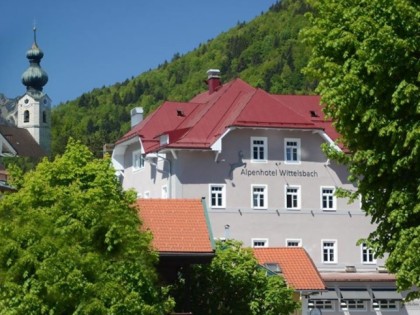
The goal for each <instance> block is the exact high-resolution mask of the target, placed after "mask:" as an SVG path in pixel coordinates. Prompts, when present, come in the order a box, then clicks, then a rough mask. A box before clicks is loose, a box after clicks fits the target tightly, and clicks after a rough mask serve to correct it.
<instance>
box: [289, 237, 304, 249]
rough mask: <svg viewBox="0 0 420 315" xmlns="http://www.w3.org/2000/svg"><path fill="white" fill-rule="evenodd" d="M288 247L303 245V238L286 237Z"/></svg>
mask: <svg viewBox="0 0 420 315" xmlns="http://www.w3.org/2000/svg"><path fill="white" fill-rule="evenodd" d="M292 242H293V243H297V245H296V246H295V245H290V243H292ZM286 247H302V239H300V238H286Z"/></svg>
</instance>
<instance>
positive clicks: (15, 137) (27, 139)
mask: <svg viewBox="0 0 420 315" xmlns="http://www.w3.org/2000/svg"><path fill="white" fill-rule="evenodd" d="M0 135H1V136H3V138H4V139H5V140H6V141H7V143H8V144H9V145H10V146H11V147H12V148H13V149H14V150H15V151H16V155H18V156H27V157H34V158H41V157H43V156H46V153H45V152H44V151H43V150H42V148H41V147H40V145H39V144H38V143H37V142H36V141H35V139H34V138H33V137H32V135H31V134H30V133H29V131H28V130H26V129H23V128H18V127H15V126H7V125H0Z"/></svg>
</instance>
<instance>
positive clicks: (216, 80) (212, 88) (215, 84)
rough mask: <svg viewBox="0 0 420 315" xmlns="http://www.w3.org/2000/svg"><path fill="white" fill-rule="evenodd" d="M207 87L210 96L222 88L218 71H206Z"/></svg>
mask: <svg viewBox="0 0 420 315" xmlns="http://www.w3.org/2000/svg"><path fill="white" fill-rule="evenodd" d="M207 86H208V88H209V93H210V94H211V93H213V92H216V91H217V90H218V89H219V88H220V87H221V86H222V81H221V80H220V70H219V69H209V70H207Z"/></svg>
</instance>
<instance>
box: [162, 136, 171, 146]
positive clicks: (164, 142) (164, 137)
mask: <svg viewBox="0 0 420 315" xmlns="http://www.w3.org/2000/svg"><path fill="white" fill-rule="evenodd" d="M165 144H169V135H161V136H160V145H165Z"/></svg>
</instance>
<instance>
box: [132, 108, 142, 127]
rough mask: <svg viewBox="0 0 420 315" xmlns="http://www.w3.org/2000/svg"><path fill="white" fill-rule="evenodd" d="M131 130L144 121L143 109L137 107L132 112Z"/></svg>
mask: <svg viewBox="0 0 420 315" xmlns="http://www.w3.org/2000/svg"><path fill="white" fill-rule="evenodd" d="M130 114H131V128H133V127H134V126H135V125H138V124H139V123H140V122H141V121H142V120H143V108H142V107H135V108H133V109H132V110H131V112H130Z"/></svg>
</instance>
